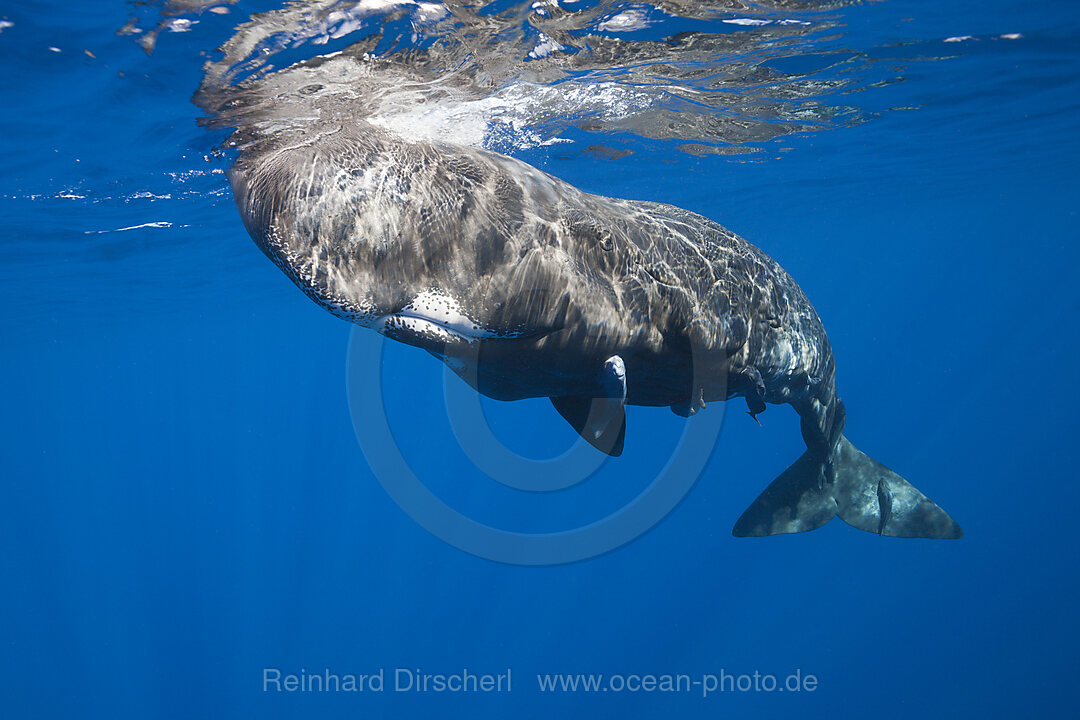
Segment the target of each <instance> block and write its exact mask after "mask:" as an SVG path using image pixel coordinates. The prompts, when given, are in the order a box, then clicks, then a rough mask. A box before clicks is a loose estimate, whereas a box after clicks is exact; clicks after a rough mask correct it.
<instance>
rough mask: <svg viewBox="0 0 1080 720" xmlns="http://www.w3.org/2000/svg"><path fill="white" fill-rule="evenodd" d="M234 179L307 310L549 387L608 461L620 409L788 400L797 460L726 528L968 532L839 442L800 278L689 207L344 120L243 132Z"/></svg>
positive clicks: (481, 378) (614, 451) (462, 364)
mask: <svg viewBox="0 0 1080 720" xmlns="http://www.w3.org/2000/svg"><path fill="white" fill-rule="evenodd" d="M229 180H230V183H231V185H232V188H233V192H234V195H235V198H236V202H237V206H238V208H239V210H240V214H241V216H242V218H243V221H244V224H245V226H246V228H247V230H248V231H249V233H250V235H251V236H252V238H253V239H254V240H255V242H256V244H257V245H258V246H259V247H260V248H261V249H262V251H263V252H264V253H265V254H266V255H267V256H268V257H269V258H270V259H271V260H272V261H273V262H274V263H275V264H276V265H277V266H278V267H279V268H281V269H282V270H283V271H284V272H285V273H286V274H287V275H288V276H289V277H290V278H291V279H292V281H293V282H294V283H295V284H296V285H297V286H298V287H299V288H300V289H301V290H303V291H304V292H305V293H306V294H307V295H308V296H309V297H310V298H311V299H312V300H314V301H315V302H317V303H318V304H319V305H321V306H322V307H324V308H325V309H327V310H328V311H330V312H331V313H333V314H335V315H337V316H338V317H341V318H344V319H346V320H349V321H351V322H354V323H357V324H359V325H362V326H365V327H370V328H372V329H374V330H376V331H378V332H380V333H382V334H384V335H386V336H387V337H389V338H392V339H395V340H398V341H401V342H404V343H408V344H410V345H414V346H417V347H420V348H423V349H425V350H427V351H428V352H430V353H431V354H433V355H435V356H436V357H438V358H440V359H441V360H443V361H444V362H446V363H447V364H448V365H449V366H450V367H451V368H453V369H454V370H455V371H456V372H457V373H458V374H459V375H460V376H461V377H462V378H463V379H465V380H466V381H467V382H469V383H470V384H471V385H472V386H473V387H475V388H476V390H478V391H479V392H481V393H483V394H485V395H488V396H490V397H493V398H497V399H500V400H517V399H522V398H531V397H548V398H551V399H552V403H553V404H554V405H555V407H556V409H557V410H558V411H559V413H560V414H561V415H562V416H563V417H565V418H566V419H567V421H569V422H570V423H571V424H572V425H573V426H574V428H575V429H576V430H577V431H578V432H579V433H580V434H581V435H582V437H584V438H585V439H586V440H587V441H589V442H590V443H592V444H593V445H594V446H596V447H597V448H598V449H599V450H601V451H603V452H607V453H609V454H611V455H618V454H619V453H621V451H622V448H623V444H624V441H625V433H626V421H625V413H624V410H623V408H624V406H625V405H626V404H632V405H648V406H666V407H670V408H671V409H672V410H673V411H674V412H676V413H678V414H680V415H683V416H690V415H693V414H694V413H696V412H697V411H699V410H700V409H701V408H703V407H705V405H706V404H707V403H708V402H710V401H720V400H728V399H730V398H733V397H741V398H744V399H745V401H746V403H747V406H748V412H749V413H750V414H751V415H752V416H753V417H754V418H755V419H756V416H757V415H758V414H759V413H761V412H763V411H764V410H765V408H766V406H767V405H768V404H783V403H786V404H789V405H791V406H792V407H793V408H794V409H795V411H796V412H797V413H798V414H799V416H800V420H801V430H802V435H803V438H804V440H805V442H806V446H807V449H806V452H805V453H804V454H803V455H802V456H801V457H800V458H799V459H798V460H797V461H796V462H795V463H794V464H793V465H792V466H791V467H789V468H788V469H787V470H786V471H785V472H784V473H783V474H781V475H780V477H778V478H777V479H776V480H775V481H774V482H773V483H772V484H771V485H770V486H769V487H768V488H767V489H766V490H765V491H764V492H763V493H762V494H761V496H760V497H759V498H758V499H757V500H756V501H755V502H754V503H753V504H752V505H751V507H750V508H749V509H747V510H746V512H745V513H744V514H743V515H742V517H741V518H740V519H739V520H738V522H737V523H736V525H735V528H734V534H735V535H737V536H749V535H772V534H777V533H791V532H801V531H806V530H812V529H815V528H817V527H820V526H822V525H824V524H825V523H826V522H828V521H829V520H830V519H831V518H832V517H834V516H839V517H840V518H841V519H843V520H844V521H845V522H847V523H848V524H850V525H853V526H855V527H857V528H860V529H862V530H866V531H869V532H874V533H878V534H880V535H889V536H899V537H927V538H958V537H960V536H961V535H962V532H961V530H960V527H959V525H958V524H957V523H956V522H955V521H954V520H953V519H952V518H951V517H949V515H948V514H946V513H945V512H944V511H943V510H942V509H941V508H940V507H938V506H937V505H936V504H934V503H933V502H931V501H930V500H929V499H927V498H926V497H925V496H924V495H923V494H922V493H921V492H919V491H918V490H917V489H915V488H914V487H913V486H911V485H910V484H909V483H907V482H906V481H905V480H904V479H903V478H902V477H900V476H899V475H897V474H896V473H894V472H893V471H891V470H889V469H888V468H886V467H885V466H883V465H881V464H879V463H877V462H876V461H874V460H873V459H871V458H870V457H868V456H866V455H865V454H863V453H862V452H860V451H859V450H858V449H856V448H855V447H854V446H853V445H852V444H851V443H850V442H849V441H848V440H847V438H846V437H845V436H844V434H843V430H844V426H845V411H844V404H843V402H842V401H841V400H840V397H839V396H838V394H837V389H836V370H835V363H834V359H833V353H832V349H831V347H830V345H829V339H828V336H827V335H826V333H825V330H824V328H823V326H822V323H821V320H820V318H819V317H818V315H817V313H816V312H815V310H814V308H813V306H812V305H811V304H810V302H809V300H808V299H807V298H806V296H805V294H804V293H803V291H802V290H801V289H800V287H799V286H798V284H797V283H796V282H795V281H794V280H793V279H792V278H791V276H790V275H789V274H788V273H787V272H785V271H784V270H783V268H781V267H780V266H779V264H777V263H776V262H775V261H774V260H773V259H772V258H770V257H769V256H768V255H766V254H765V253H764V252H763V251H762V250H760V249H759V248H757V247H755V246H754V245H752V244H751V243H749V242H747V241H746V240H744V239H742V238H741V237H739V236H738V235H736V234H735V233H733V232H731V231H730V230H728V229H726V228H724V227H722V226H721V225H719V224H717V223H715V222H713V221H711V220H709V219H707V218H705V217H702V216H700V215H697V214H695V213H691V212H688V211H686V210H683V209H680V208H677V207H673V206H670V205H664V204H660V203H652V202H639V201H629V200H619V199H613V198H607V197H601V196H597V195H592V194H589V193H585V192H582V191H581V190H578V189H577V188H575V187H573V186H571V185H570V184H568V183H566V182H563V181H561V180H559V179H557V178H555V177H553V176H551V175H548V174H546V173H544V172H541V171H540V170H538V169H536V168H534V167H532V166H530V165H528V164H526V163H524V162H521V161H519V160H515V159H513V158H510V157H507V156H504V155H501V154H498V153H495V152H490V151H487V150H484V149H480V148H473V147H463V146H458V145H453V144H444V143H440V142H437V141H434V140H423V141H419V140H413V139H406V138H403V137H400V136H399V135H397V134H395V133H393V132H390V131H389V130H387V129H385V128H383V127H379V126H376V125H374V124H371V123H369V122H366V121H364V120H362V119H359V120H358V119H354V118H346V119H342V120H341V121H340V122H339V123H337V124H334V123H323V124H321V125H320V126H319V127H317V128H311V129H301V128H292V129H285V130H282V131H280V132H276V133H274V134H272V135H267V136H264V137H262V138H259V139H255V140H253V141H252V142H250V143H249V144H248V145H246V146H245V147H244V148H243V149H242V151H241V153H240V155H239V157H238V158H237V160H236V163H235V164H234V166H233V167H232V168H231V170H230V172H229Z"/></svg>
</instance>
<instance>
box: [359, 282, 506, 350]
mask: <svg viewBox="0 0 1080 720" xmlns="http://www.w3.org/2000/svg"><path fill="white" fill-rule="evenodd" d="M370 327H372V328H374V329H375V330H376V331H378V332H379V333H381V334H383V335H385V336H387V337H390V338H392V339H395V340H403V341H406V342H407V341H408V338H409V337H410V336H411V337H414V338H416V339H422V340H425V341H429V342H438V343H449V344H455V343H463V342H464V343H473V342H475V341H477V340H484V339H490V338H506V337H515V336H516V335H514V334H507V333H498V332H495V331H494V330H491V329H488V328H484V327H482V326H481V325H480V324H479V323H477V322H476V321H475V320H473V319H472V318H470V317H469V316H468V315H466V314H465V313H464V311H462V309H461V304H460V303H458V301H457V300H455V299H454V298H453V297H451V296H450V295H447V294H446V293H444V292H442V291H440V290H436V289H429V290H425V291H423V292H422V293H420V294H419V295H417V296H416V297H415V298H413V300H412V302H410V303H409V304H408V305H406V306H405V307H404V308H402V309H401V310H399V311H398V312H396V313H392V314H389V315H383V316H382V317H379V318H377V319H375V320H374V322H372V323H371V325H370Z"/></svg>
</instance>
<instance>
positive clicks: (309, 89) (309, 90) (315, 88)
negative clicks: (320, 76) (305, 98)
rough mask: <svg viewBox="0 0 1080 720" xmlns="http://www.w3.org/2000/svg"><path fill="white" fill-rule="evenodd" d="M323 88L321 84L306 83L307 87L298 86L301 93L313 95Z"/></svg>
mask: <svg viewBox="0 0 1080 720" xmlns="http://www.w3.org/2000/svg"><path fill="white" fill-rule="evenodd" d="M322 89H323V86H322V85H308V86H307V87H304V88H300V94H301V95H314V94H315V93H317V92H319V91H320V90H322Z"/></svg>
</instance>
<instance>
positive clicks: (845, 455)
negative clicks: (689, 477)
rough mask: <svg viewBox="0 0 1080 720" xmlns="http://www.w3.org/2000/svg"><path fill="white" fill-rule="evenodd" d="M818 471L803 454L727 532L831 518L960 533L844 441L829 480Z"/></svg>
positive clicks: (895, 529)
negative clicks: (837, 517) (836, 517)
mask: <svg viewBox="0 0 1080 720" xmlns="http://www.w3.org/2000/svg"><path fill="white" fill-rule="evenodd" d="M821 470H822V468H821V461H820V460H819V459H818V458H817V457H815V456H814V455H812V454H811V453H810V452H809V451H808V452H806V453H803V455H802V457H800V458H799V459H798V460H796V461H795V462H794V464H792V465H791V467H789V468H788V469H787V470H785V471H784V472H783V473H782V474H781V475H780V477H778V478H776V480H774V481H773V483H772V484H771V485H769V487H767V488H765V492H763V493H761V495H760V496H759V497H758V499H757V500H755V501H754V503H753V504H752V505H751V506H750V507H749V508H747V510H746V512H744V513H743V514H742V517H740V518H739V521H738V522H737V523H735V529H734V530H733V531H732V532H733V534H734V535H735V536H736V537H760V536H764V535H777V534H780V533H797V532H806V531H807V530H815V529H817V528H819V527H821V526H822V525H824V524H825V523H827V522H829V520H831V519H832V518H833V516H835V515H839V516H840V519H841V520H843V521H844V522H846V523H847V524H848V525H851V526H852V527H857V528H859V529H860V530H866V531H867V532H872V533H877V534H878V535H890V536H892V537H921V538H939V539H955V538H960V537H962V536H963V534H964V533H963V531H962V530H961V529H960V526H959V525H958V524H957V523H956V521H955V520H953V519H952V518H951V517H949V515H948V513H946V512H945V511H944V510H942V509H941V508H940V507H938V506H937V505H936V504H934V503H933V502H932V501H931V500H930V499H928V498H927V497H926V496H925V495H923V494H922V493H921V492H919V491H918V490H916V489H915V487H914V486H912V485H911V484H910V483H908V482H907V481H906V480H904V478H902V477H900V476H899V475H897V474H896V473H894V472H893V471H892V470H890V469H889V468H887V467H885V466H884V465H882V464H881V463H879V462H877V461H876V460H874V459H873V458H871V457H869V456H867V455H866V454H864V453H862V452H861V451H860V450H859V449H858V448H856V447H855V446H854V445H852V444H851V442H849V441H848V439H847V438H846V437H843V436H841V437H840V444H839V447H838V448H837V455H836V459H835V460H834V462H833V475H834V477H833V479H832V480H831V481H827V482H826V481H823V480H822V478H823V474H822V472H821Z"/></svg>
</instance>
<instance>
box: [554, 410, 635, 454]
mask: <svg viewBox="0 0 1080 720" xmlns="http://www.w3.org/2000/svg"><path fill="white" fill-rule="evenodd" d="M551 404H552V405H554V406H555V409H556V410H558V411H559V414H560V415H562V416H563V417H564V418H566V421H567V422H568V423H570V426H571V427H573V428H574V429H575V430H577V433H578V435H580V436H581V437H583V438H585V440H586V441H588V443H589V444H590V445H592V446H593V447H594V448H596V449H597V450H599V451H601V452H604V453H607V454H608V455H611V456H612V457H618V456H620V455H622V451H623V440H624V438H625V436H626V411H625V409H624V408H623V403H622V401H621V400H619V399H617V398H588V397H553V398H551Z"/></svg>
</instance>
